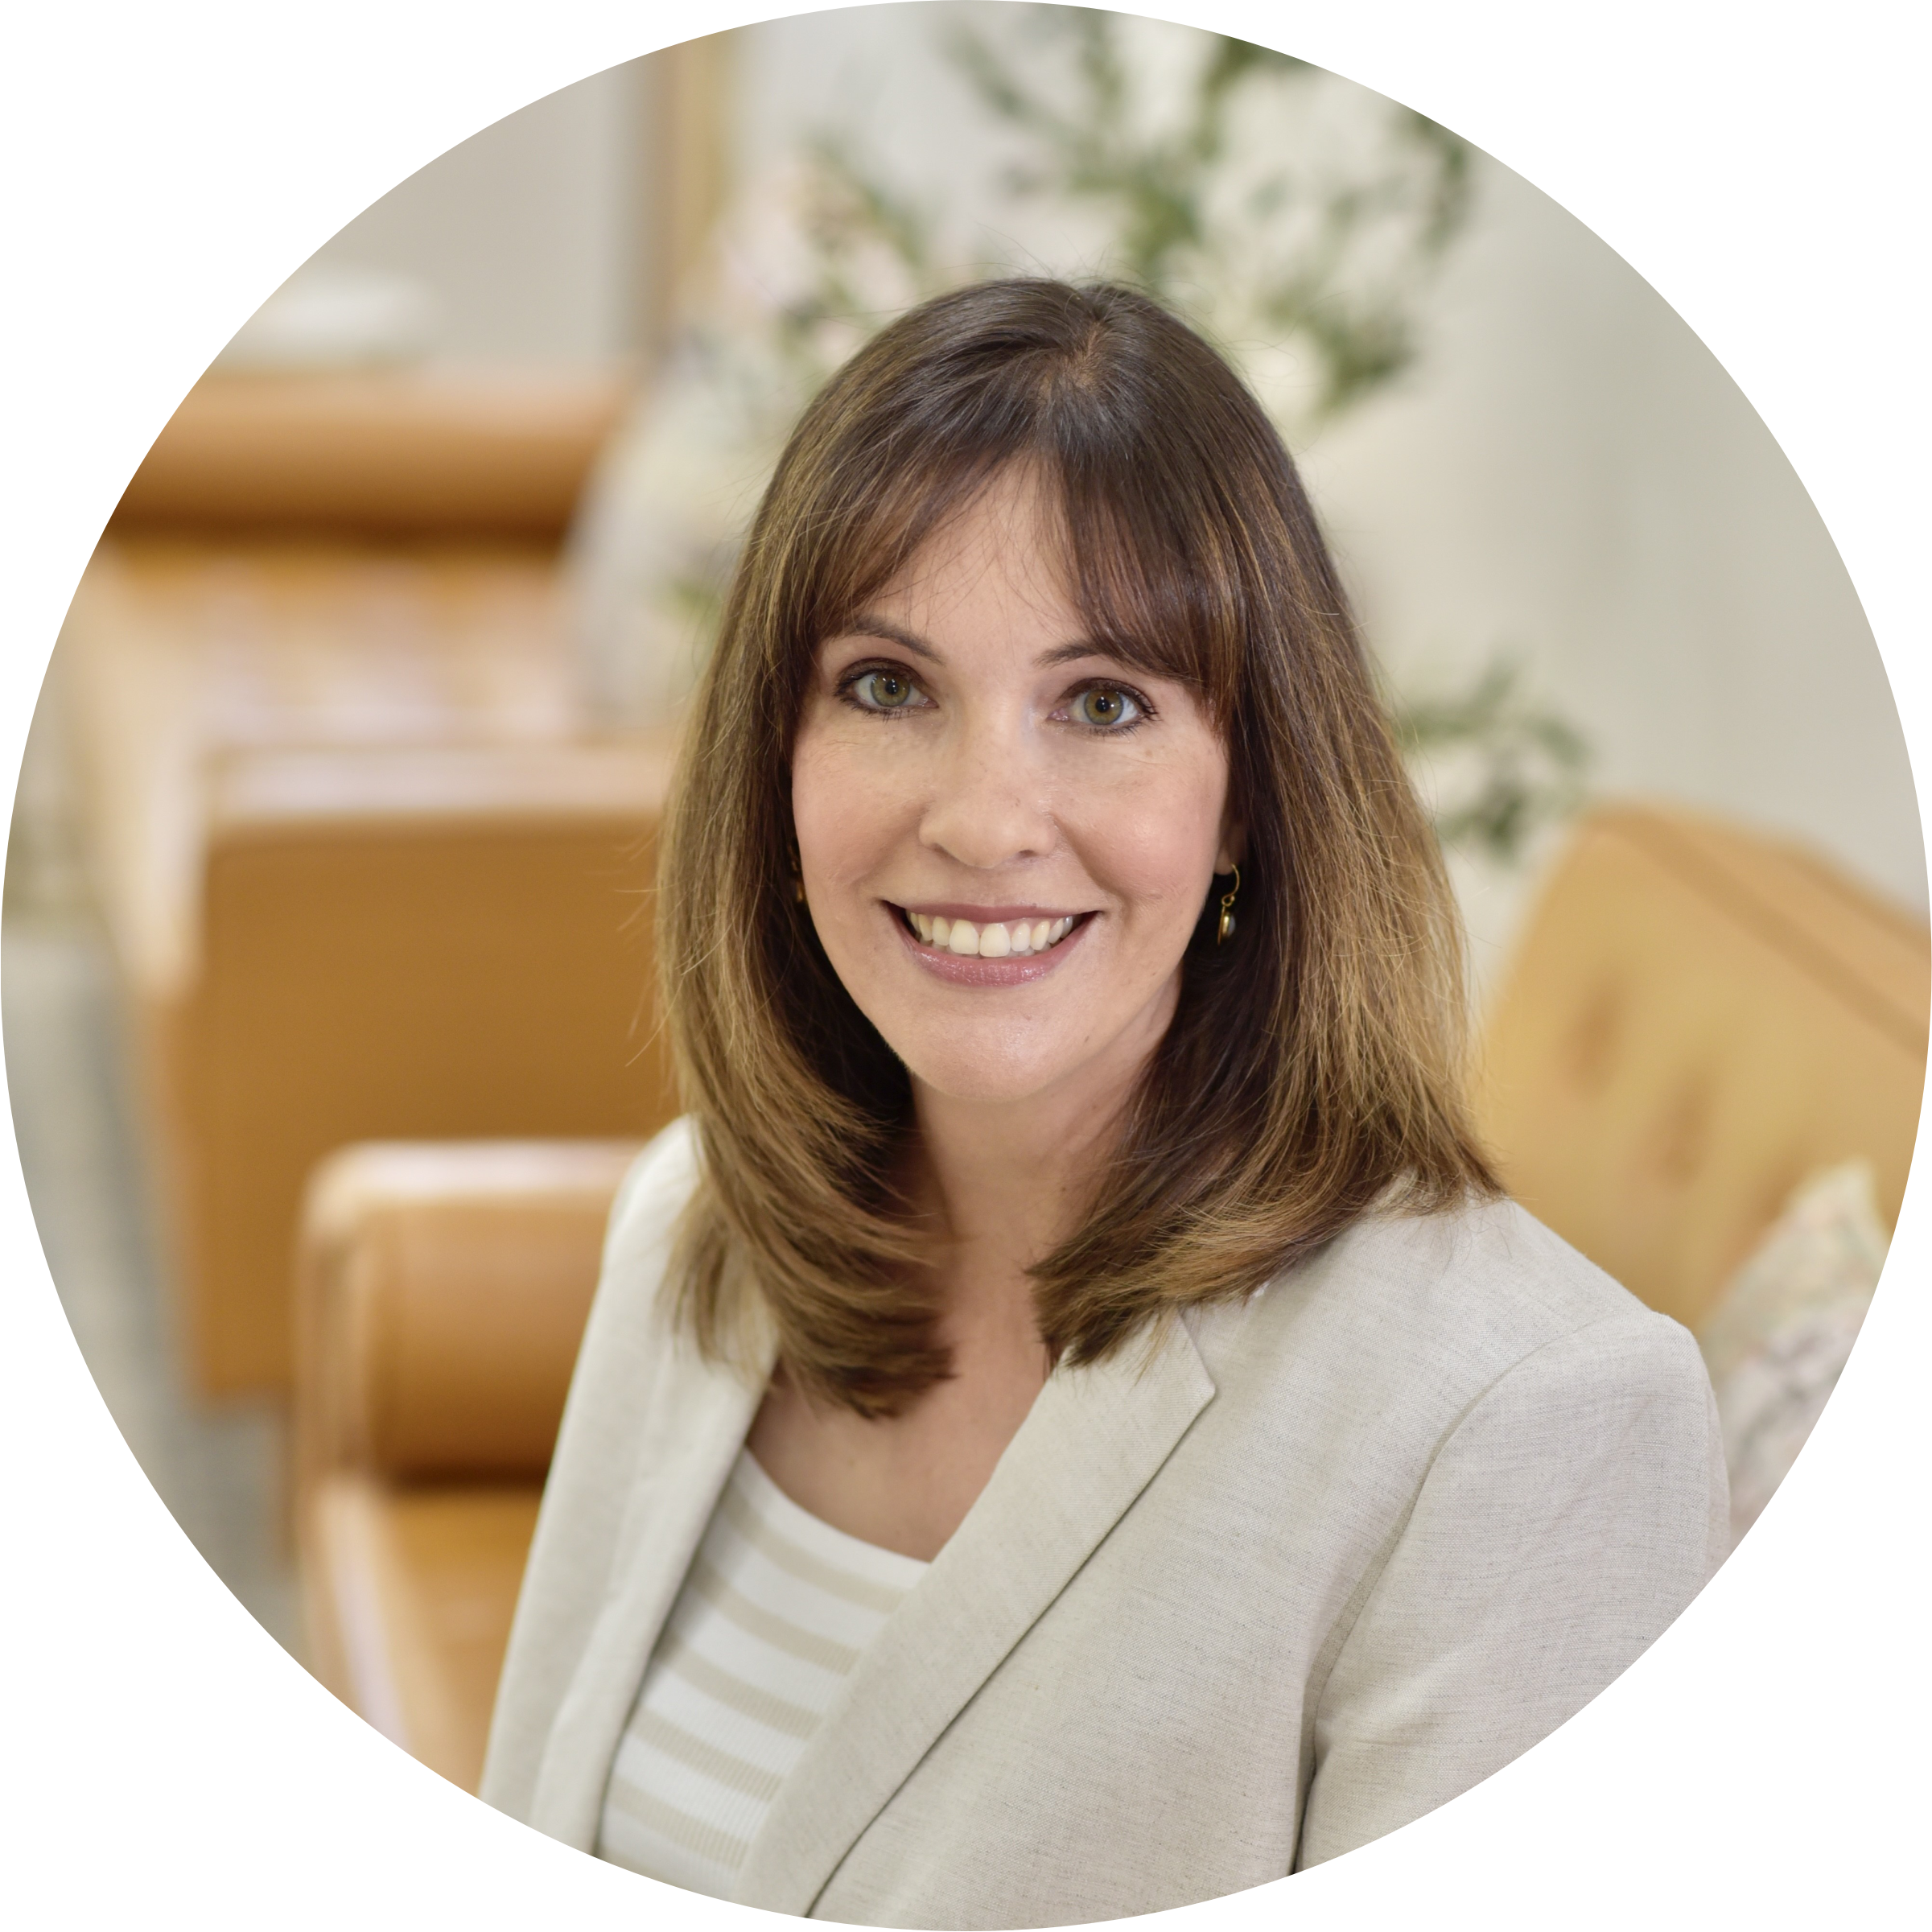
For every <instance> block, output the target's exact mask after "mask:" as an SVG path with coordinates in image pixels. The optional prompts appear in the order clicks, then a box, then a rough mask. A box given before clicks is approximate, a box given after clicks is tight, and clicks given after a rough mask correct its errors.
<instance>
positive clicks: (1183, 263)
mask: <svg viewBox="0 0 1932 1932" xmlns="http://www.w3.org/2000/svg"><path fill="white" fill-rule="evenodd" d="M1028 15H1029V16H1030V19H1029V20H1028V26H1029V27H1031V30H1032V31H1031V34H1030V36H1029V38H1030V39H1032V42H1033V43H1034V45H1033V47H1032V48H1031V49H1029V50H1028V51H1029V53H1030V54H1031V56H1032V57H1031V58H1029V59H1028V60H1024V62H1023V61H1022V60H1018V59H1015V57H1014V56H1013V53H1012V52H1011V51H1008V50H1007V49H1006V48H1003V47H1001V46H999V44H998V43H995V40H994V39H992V38H991V36H990V35H987V33H985V32H984V31H981V30H979V29H978V28H976V27H970V26H965V25H961V26H958V27H955V28H954V30H953V31H952V33H951V34H950V36H949V41H950V52H951V54H952V57H953V59H954V62H955V63H956V64H957V65H958V68H959V70H960V72H962V74H963V75H965V76H966V78H967V79H968V80H970V82H971V84H972V85H973V87H974V90H975V92H976V93H978V97H979V99H980V101H982V103H983V104H984V105H985V106H986V107H987V109H989V111H990V112H991V113H992V114H993V115H994V116H995V117H996V118H997V119H999V120H1000V121H1002V122H1004V123H1006V124H1007V126H1009V127H1010V128H1012V129H1014V130H1018V131H1019V132H1020V133H1021V134H1024V136H1025V137H1027V138H1028V140H1029V141H1030V142H1031V144H1032V154H1029V155H1028V156H1026V157H1025V158H1024V159H1020V160H1019V161H1016V162H1015V163H1014V164H1013V165H1012V166H1011V167H1010V168H1009V170H1008V171H1007V184H1008V186H1009V187H1010V188H1011V190H1012V191H1013V192H1015V193H1017V194H1020V195H1023V196H1058V197H1060V198H1061V199H1063V200H1066V201H1069V202H1073V203H1081V202H1084V203H1087V204H1091V205H1093V206H1094V207H1096V208H1099V209H1102V210H1103V211H1105V212H1106V214H1107V215H1108V216H1109V217H1110V222H1111V225H1112V228H1113V230H1114V245H1113V247H1112V249H1111V250H1110V260H1109V261H1108V262H1107V265H1106V266H1107V272H1108V273H1109V274H1111V275H1113V276H1114V277H1116V278H1118V279H1121V280H1125V281H1130V282H1135V283H1136V284H1138V285H1139V286H1142V287H1143V288H1145V289H1147V290H1148V291H1149V292H1150V293H1151V294H1153V295H1157V296H1159V297H1160V299H1162V300H1163V301H1164V302H1167V303H1169V304H1171V305H1172V306H1173V307H1177V308H1179V309H1180V310H1181V311H1183V312H1184V313H1186V314H1187V315H1189V317H1190V318H1191V319H1193V320H1194V321H1195V322H1197V323H1199V324H1201V325H1202V326H1203V327H1206V328H1208V329H1209V330H1210V331H1213V332H1216V333H1218V334H1220V335H1221V336H1223V337H1224V339H1226V338H1228V337H1230V336H1232V335H1234V333H1236V332H1240V333H1242V334H1248V333H1251V332H1255V331H1260V332H1265V333H1266V334H1267V336H1271V337H1272V338H1273V339H1274V340H1275V342H1277V343H1278V344H1279V343H1290V342H1292V343H1298V344H1300V346H1301V347H1303V348H1304V349H1306V350H1307V351H1308V352H1311V353H1312V356H1313V357H1314V358H1315V360H1316V364H1317V365H1318V367H1319V369H1320V381H1319V385H1318V387H1317V389H1316V393H1315V396H1314V398H1313V402H1312V409H1311V410H1310V412H1309V413H1310V414H1311V415H1312V418H1314V419H1315V420H1316V421H1320V420H1321V419H1323V418H1326V417H1329V416H1332V415H1333V414H1337V413H1338V412H1339V411H1341V410H1344V409H1345V408H1347V407H1348V406H1349V405H1351V404H1352V403H1354V402H1360V401H1361V400H1362V399H1363V398H1366V397H1367V396H1369V395H1370V394H1372V393H1374V391H1375V390H1377V389H1380V388H1381V387H1382V385H1384V384H1386V383H1387V382H1389V381H1391V380H1392V379H1393V378H1394V377H1396V376H1398V375H1399V374H1400V373H1402V372H1403V370H1404V369H1407V367H1408V366H1409V365H1411V363H1412V362H1413V361H1414V360H1415V356H1416V352H1417V329H1416V323H1415V304H1416V298H1417V297H1418V295H1419V294H1420V292H1421V290H1422V287H1423V284H1424V282H1426V281H1427V278H1428V277H1429V276H1430V275H1431V274H1432V273H1433V272H1434V270H1435V268H1436V265H1437V264H1438V262H1440V259H1441V257H1442V256H1443V254H1444V252H1445V251H1446V250H1447V249H1448V246H1449V244H1450V243H1451V242H1452V241H1453V240H1454V239H1455V237H1456V235H1457V234H1458V233H1460V231H1461V229H1462V228H1463V226H1464V222H1465V221H1466V220H1467V219H1468V216H1469V200H1470V163H1471V159H1472V150H1471V149H1470V147H1469V144H1468V143H1467V142H1464V141H1463V140H1462V139H1461V138H1460V137H1458V136H1457V135H1455V134H1452V133H1450V132H1449V130H1448V129H1447V128H1444V127H1442V126H1438V125H1437V123H1436V122H1433V121H1431V120H1429V119H1428V118H1427V117H1425V116H1423V115H1421V114H1419V113H1415V112H1414V111H1413V110H1412V109H1408V108H1405V107H1402V106H1400V105H1398V104H1396V103H1395V102H1394V101H1390V102H1387V103H1386V117H1385V120H1384V126H1383V128H1382V130H1381V131H1382V135H1383V137H1384V138H1383V139H1382V141H1381V142H1378V144H1376V146H1375V147H1374V149H1373V150H1372V151H1371V152H1370V154H1366V155H1361V154H1358V155H1356V156H1353V157H1351V159H1350V161H1349V163H1348V164H1347V165H1345V167H1342V168H1341V169H1340V170H1338V171H1329V172H1326V173H1325V174H1324V171H1322V170H1321V169H1320V168H1319V167H1317V166H1316V164H1315V163H1312V162H1304V163H1300V164H1298V163H1296V160H1295V159H1293V158H1292V157H1291V155H1290V154H1287V153H1284V152H1283V150H1282V148H1281V146H1280V144H1279V143H1276V144H1271V147H1260V146H1257V145H1256V144H1253V143H1248V144H1242V143H1239V142H1238V141H1237V140H1236V139H1235V138H1234V136H1235V133H1236V130H1237V127H1238V123H1239V121H1240V118H1241V116H1242V109H1244V107H1248V106H1250V105H1251V104H1252V103H1253V101H1254V97H1255V95H1256V93H1257V91H1258V88H1259V87H1266V88H1267V89H1269V92H1270V94H1271V101H1270V103H1269V105H1271V106H1272V105H1275V104H1276V102H1277V101H1278V99H1279V84H1280V83H1281V82H1282V81H1283V80H1295V81H1299V82H1301V83H1303V84H1309V85H1312V84H1315V83H1317V82H1319V81H1320V80H1323V79H1324V78H1325V77H1326V76H1324V73H1323V71H1322V70H1321V69H1320V68H1316V67H1314V66H1312V65H1311V64H1309V63H1308V62H1307V61H1305V60H1296V59H1295V58H1294V57H1293V56H1291V55H1288V54H1283V53H1277V52H1275V51H1274V50H1273V49H1271V48H1269V47H1257V46H1255V45H1254V44H1253V43H1250V42H1249V41H1246V40H1237V39H1232V38H1230V37H1229V36H1227V35H1205V36H1204V39H1206V40H1207V41H1208V42H1209V47H1208V51H1207V52H1206V55H1205V58H1204V59H1203V60H1201V63H1200V64H1199V66H1198V68H1197V70H1196V72H1195V74H1194V76H1193V84H1192V86H1191V87H1190V88H1189V89H1188V90H1187V91H1186V93H1185V94H1184V97H1183V99H1182V100H1181V101H1180V103H1179V104H1178V105H1177V107H1176V109H1172V110H1171V111H1170V113H1168V116H1166V117H1165V125H1161V124H1160V122H1159V121H1153V122H1151V121H1150V117H1148V116H1147V115H1146V114H1144V113H1136V112H1135V111H1134V106H1135V104H1134V99H1133V96H1134V92H1135V89H1134V83H1133V77H1132V76H1131V73H1130V71H1129V67H1128V64H1127V60H1126V59H1125V58H1124V55H1123V45H1122V38H1121V35H1122V17H1121V16H1120V15H1118V14H1112V13H1106V12H1101V11H1097V10H1093V9H1090V8H1085V7H1068V6H1036V7H1032V8H1029V9H1028ZM1056 43H1057V46H1056ZM1055 51H1058V52H1059V53H1060V54H1061V56H1062V58H1061V59H1060V60H1057V61H1056V60H1053V59H1052V57H1051V56H1052V55H1053V53H1054V52H1055ZM1043 54H1044V55H1045V56H1048V57H1047V58H1046V59H1044V60H1042V59H1041V58H1040V56H1041V55H1043ZM1043 74H1044V75H1049V76H1052V79H1051V80H1048V81H1047V82H1046V84H1041V80H1040V78H1039V76H1042V75H1043ZM1056 82H1057V85H1056V84H1055V83H1056ZM1257 164H1258V165H1257ZM1391 236H1393V237H1394V238H1395V239H1394V245H1393V246H1390V245H1389V244H1390V237H1391ZM1378 244H1380V248H1379V253H1380V256H1381V257H1382V258H1381V261H1380V262H1379V265H1378V270H1376V271H1370V272H1368V273H1366V274H1365V273H1364V272H1362V269H1361V258H1362V257H1366V256H1371V255H1374V254H1376V253H1378ZM1230 295H1232V296H1234V297H1235V299H1234V301H1233V302H1230V299H1229V298H1230ZM1230 309H1233V310H1234V311H1237V312H1236V313H1230V312H1229V311H1230ZM1242 311H1245V312H1242Z"/></svg>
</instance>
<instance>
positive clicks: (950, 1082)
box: [900, 1049, 1073, 1108]
mask: <svg viewBox="0 0 1932 1932" xmlns="http://www.w3.org/2000/svg"><path fill="white" fill-rule="evenodd" d="M900 1058H901V1059H902V1060H903V1061H904V1062H905V1065H906V1070H907V1071H908V1073H910V1074H911V1075H912V1088H913V1091H914V1093H915V1094H917V1096H918V1097H919V1098H921V1100H933V1101H938V1102H942V1103H948V1104H950V1105H952V1106H972V1107H987V1108H999V1107H1022V1106H1025V1105H1026V1104H1027V1102H1029V1101H1040V1102H1044V1100H1045V1099H1046V1098H1048V1096H1049V1095H1050V1094H1052V1093H1053V1091H1054V1090H1056V1089H1057V1088H1058V1087H1060V1086H1061V1085H1063V1084H1064V1083H1065V1081H1066V1079H1067V1077H1068V1076H1069V1073H1072V1072H1073V1069H1071V1068H1069V1067H1066V1066H1062V1065H1057V1064H1048V1063H1043V1062H1041V1061H1038V1060H1036V1059H1035V1058H1033V1057H1030V1056H1029V1057H1024V1058H1019V1057H1011V1056H1007V1055H1003V1054H1001V1053H998V1052H997V1051H995V1050H989V1051H987V1052H986V1053H972V1052H970V1051H968V1052H965V1053H961V1052H959V1051H958V1050H956V1049H955V1050H951V1051H945V1052H941V1053H901V1054H900Z"/></svg>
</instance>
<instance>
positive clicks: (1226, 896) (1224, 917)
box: [1214, 866, 1241, 945]
mask: <svg viewBox="0 0 1932 1932" xmlns="http://www.w3.org/2000/svg"><path fill="white" fill-rule="evenodd" d="M1240 890H1241V867H1239V866H1236V867H1234V884H1233V885H1231V886H1230V887H1229V888H1228V889H1227V891H1226V892H1223V893H1222V894H1221V918H1220V921H1219V922H1218V923H1217V925H1216V926H1215V928H1214V943H1215V945H1226V944H1227V943H1228V941H1230V939H1232V938H1233V937H1234V895H1235V894H1236V893H1237V892H1239V891H1240Z"/></svg>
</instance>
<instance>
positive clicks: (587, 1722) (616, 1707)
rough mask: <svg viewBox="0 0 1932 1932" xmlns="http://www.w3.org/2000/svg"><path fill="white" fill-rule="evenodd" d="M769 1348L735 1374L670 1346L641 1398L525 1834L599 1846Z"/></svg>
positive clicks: (763, 1344) (686, 1347)
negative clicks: (663, 1641)
mask: <svg viewBox="0 0 1932 1932" xmlns="http://www.w3.org/2000/svg"><path fill="white" fill-rule="evenodd" d="M776 1359H777V1345H776V1342H775V1341H773V1340H772V1337H770V1336H766V1337H764V1338H763V1339H762V1340H761V1341H760V1343H759V1344H758V1345H757V1347H756V1359H755V1360H752V1361H748V1362H747V1363H746V1364H745V1366H744V1369H743V1370H731V1369H729V1368H726V1367H723V1366H719V1365H715V1364H713V1363H710V1362H706V1361H702V1360H701V1359H700V1358H699V1357H698V1352H697V1350H696V1349H695V1348H694V1347H693V1346H692V1345H690V1343H689V1342H687V1341H686V1340H685V1339H684V1338H683V1337H682V1336H680V1337H676V1338H675V1339H672V1338H670V1337H666V1340H665V1346H664V1347H663V1349H661V1350H660V1351H659V1352H658V1353H657V1358H656V1370H655V1374H653V1376H652V1377H651V1378H650V1379H649V1384H648V1386H645V1387H643V1388H641V1389H639V1390H638V1391H637V1404H638V1411H639V1413H640V1414H641V1415H642V1416H643V1417H644V1418H645V1423H644V1426H643V1427H642V1428H641V1430H640V1431H639V1434H638V1439H637V1445H636V1456H635V1458H634V1460H633V1463H632V1481H631V1493H630V1497H629V1500H628V1502H627V1504H626V1506H625V1508H624V1518H623V1521H622V1523H621V1525H620V1528H619V1530H618V1534H617V1547H616V1554H615V1555H614V1557H613V1559H612V1563H611V1567H610V1579H611V1580H610V1585H609V1591H608V1595H607V1596H606V1597H605V1599H604V1601H603V1606H602V1608H601V1609H599V1612H598V1613H597V1616H596V1618H595V1621H594V1622H593V1623H592V1625H591V1633H590V1636H589V1638H588V1640H587V1642H586V1643H585V1645H584V1647H583V1653H582V1654H581V1656H580V1657H579V1660H578V1664H577V1668H576V1670H575V1672H574V1673H573V1674H572V1675H571V1681H570V1684H569V1687H568V1688H567V1689H566V1691H565V1693H564V1695H563V1699H562V1703H560V1704H559V1705H558V1711H557V1716H556V1718H555V1720H554V1722H553V1724H551V1726H550V1736H549V1738H548V1740H546V1744H545V1745H544V1750H543V1756H542V1761H541V1762H540V1763H539V1765H538V1771H537V1779H536V1785H535V1788H534V1790H533V1793H532V1797H531V1803H530V1815H529V1823H531V1824H532V1825H533V1826H535V1827H536V1828H537V1829H538V1831H542V1832H545V1833H546V1834H547V1835H549V1836H550V1837H552V1838H556V1839H562V1841H563V1842H564V1843H566V1844H571V1845H575V1847H577V1848H578V1849H579V1851H584V1852H587V1851H589V1850H591V1848H592V1847H593V1846H594V1845H595V1843H596V1839H597V1829H598V1826H599V1822H600V1820H601V1819H602V1816H603V1793H604V1786H605V1785H606V1783H607V1782H608V1779H609V1775H610V1767H611V1763H612V1759H613V1758H614V1757H616V1753H617V1746H618V1743H619V1740H620V1739H621V1737H622V1736H623V1733H624V1726H625V1724H628V1722H629V1721H630V1716H631V1709H632V1705H633V1704H635V1703H636V1699H637V1691H638V1687H639V1686H640V1685H641V1683H643V1682H644V1672H645V1666H646V1665H647V1664H648V1663H649V1661H650V1656H651V1652H652V1650H653V1649H654V1648H655V1647H656V1645H657V1637H658V1633H659V1632H660V1631H661V1630H662V1629H663V1628H664V1625H665V1619H666V1618H667V1617H669V1615H670V1613H671V1606H672V1605H673V1604H674V1602H675V1601H676V1600H677V1596H678V1589H679V1588H680V1587H681V1586H682V1584H683V1582H684V1577H685V1572H686V1571H687V1570H688V1569H689V1568H690V1563H691V1558H692V1556H693V1555H694V1553H695V1551H696V1550H697V1548H698V1543H699V1541H700V1539H702V1536H703V1534H704V1531H705V1526H706V1524H707V1523H708V1522H710V1521H711V1511H712V1510H713V1509H714V1508H715V1506H716V1504H717V1501H718V1497H719V1493H720V1492H721V1491H722V1490H723V1488H724V1485H725V1481H726V1478H727V1477H729V1475H730V1474H731V1465H732V1464H733V1463H734V1462H735V1461H736V1460H737V1457H738V1452H739V1450H740V1449H741V1448H743V1447H744V1439H745V1437H746V1436H747V1435H748V1433H749V1431H750V1430H751V1426H752V1417H753V1416H754V1415H756V1413H757V1410H758V1404H759V1403H760V1401H761V1400H762V1399H763V1398H764V1389H765V1384H766V1383H767V1382H768V1381H769V1380H770V1379H771V1374H772V1365H773V1363H774V1361H776Z"/></svg>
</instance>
